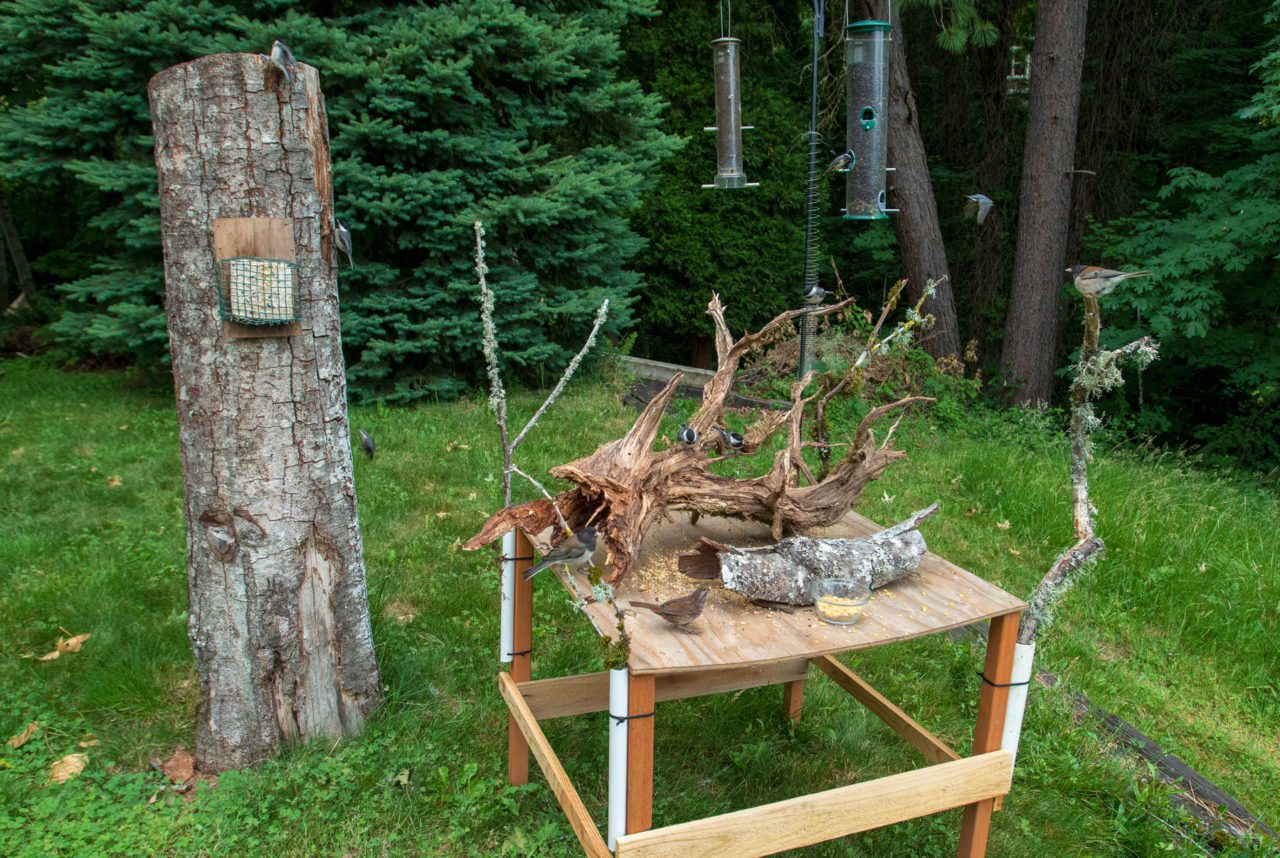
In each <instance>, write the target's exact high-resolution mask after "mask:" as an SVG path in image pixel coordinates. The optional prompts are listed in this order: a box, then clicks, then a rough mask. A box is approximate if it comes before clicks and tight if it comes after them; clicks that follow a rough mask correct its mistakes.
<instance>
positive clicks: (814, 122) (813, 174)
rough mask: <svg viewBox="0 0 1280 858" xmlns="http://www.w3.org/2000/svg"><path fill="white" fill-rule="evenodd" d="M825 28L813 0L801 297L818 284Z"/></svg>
mask: <svg viewBox="0 0 1280 858" xmlns="http://www.w3.org/2000/svg"><path fill="white" fill-rule="evenodd" d="M824 31H825V24H824V21H823V0H813V87H812V92H811V93H810V98H809V183H808V189H807V195H806V197H805V211H804V287H803V292H802V294H801V301H803V300H804V296H806V295H809V294H812V292H813V290H814V289H816V288H817V285H818V187H817V185H818V61H819V58H820V56H821V53H822V38H823V35H824ZM813 322H814V319H813V314H812V313H811V312H810V313H805V314H804V315H803V316H801V317H800V361H799V377H800V378H804V376H805V375H806V374H807V373H808V372H809V369H810V367H809V364H810V363H811V362H812V356H811V354H810V352H812V351H813V336H814V330H813V329H814V324H813Z"/></svg>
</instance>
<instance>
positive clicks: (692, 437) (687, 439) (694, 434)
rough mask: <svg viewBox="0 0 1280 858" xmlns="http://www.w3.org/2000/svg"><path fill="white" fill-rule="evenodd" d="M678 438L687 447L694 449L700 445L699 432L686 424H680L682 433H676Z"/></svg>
mask: <svg viewBox="0 0 1280 858" xmlns="http://www.w3.org/2000/svg"><path fill="white" fill-rule="evenodd" d="M676 438H678V439H679V440H680V443H681V444H684V445H685V446H686V447H692V446H693V445H694V444H696V443H698V430H697V429H693V428H691V427H690V426H689V425H687V424H685V423H681V424H680V431H679V432H677V433H676Z"/></svg>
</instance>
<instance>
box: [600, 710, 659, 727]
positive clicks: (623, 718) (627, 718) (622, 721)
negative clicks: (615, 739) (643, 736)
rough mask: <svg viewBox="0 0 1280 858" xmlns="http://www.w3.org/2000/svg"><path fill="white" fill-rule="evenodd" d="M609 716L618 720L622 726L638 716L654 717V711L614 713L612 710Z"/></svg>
mask: <svg viewBox="0 0 1280 858" xmlns="http://www.w3.org/2000/svg"><path fill="white" fill-rule="evenodd" d="M609 717H610V718H612V719H613V720H615V721H617V722H618V725H619V726H621V725H622V724H625V723H626V722H628V721H634V720H636V719H637V718H652V717H653V713H652V712H646V713H644V714H643V715H614V714H613V713H612V712H610V713H609Z"/></svg>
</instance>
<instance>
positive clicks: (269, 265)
mask: <svg viewBox="0 0 1280 858" xmlns="http://www.w3.org/2000/svg"><path fill="white" fill-rule="evenodd" d="M218 275H219V276H218V280H219V287H220V288H219V290H218V316H219V318H221V319H222V320H223V321H226V322H235V323H237V324H240V325H287V324H289V323H291V322H296V321H298V307H299V305H300V304H301V301H300V300H299V290H298V266H297V264H296V263H295V262H293V261H292V260H288V259H264V258H262V257H257V256H235V257H231V258H229V259H219V260H218Z"/></svg>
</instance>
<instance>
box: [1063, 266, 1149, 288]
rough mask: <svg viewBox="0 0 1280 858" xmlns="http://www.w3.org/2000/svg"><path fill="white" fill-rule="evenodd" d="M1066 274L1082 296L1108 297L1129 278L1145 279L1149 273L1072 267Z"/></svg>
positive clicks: (1092, 267)
mask: <svg viewBox="0 0 1280 858" xmlns="http://www.w3.org/2000/svg"><path fill="white" fill-rule="evenodd" d="M1067 273H1068V274H1070V275H1071V276H1072V278H1073V279H1074V280H1075V282H1076V289H1078V290H1079V291H1080V294H1082V295H1110V294H1111V293H1112V292H1113V291H1114V290H1115V288H1116V287H1117V286H1119V285H1120V284H1121V283H1122V282H1123V281H1125V280H1128V279H1129V278H1130V277H1145V276H1147V275H1148V274H1150V273H1151V272H1150V271H1112V270H1111V269H1110V268H1099V267H1098V266H1096V265H1072V266H1071V267H1070V268H1068V269H1067Z"/></svg>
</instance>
